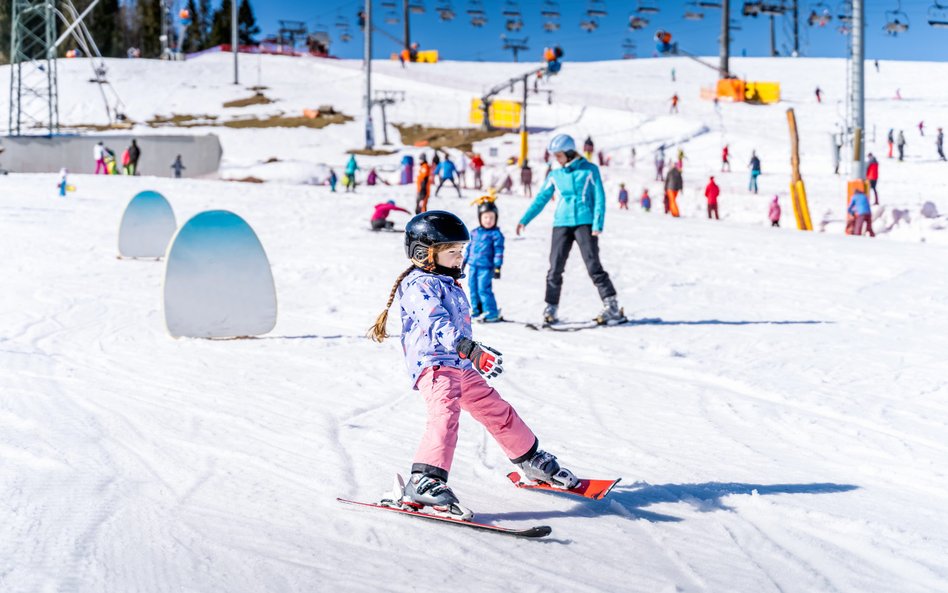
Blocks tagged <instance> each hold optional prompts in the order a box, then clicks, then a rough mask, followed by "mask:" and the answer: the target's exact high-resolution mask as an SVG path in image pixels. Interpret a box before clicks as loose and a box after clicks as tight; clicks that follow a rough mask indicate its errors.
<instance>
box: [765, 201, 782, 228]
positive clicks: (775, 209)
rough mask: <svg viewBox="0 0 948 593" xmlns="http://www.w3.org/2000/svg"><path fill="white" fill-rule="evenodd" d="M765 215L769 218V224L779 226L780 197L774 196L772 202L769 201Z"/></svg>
mask: <svg viewBox="0 0 948 593" xmlns="http://www.w3.org/2000/svg"><path fill="white" fill-rule="evenodd" d="M767 216H768V217H769V218H770V226H772V227H779V226H780V198H779V197H777V196H774V200H773V202H771V203H770V211H769V212H768V214H767Z"/></svg>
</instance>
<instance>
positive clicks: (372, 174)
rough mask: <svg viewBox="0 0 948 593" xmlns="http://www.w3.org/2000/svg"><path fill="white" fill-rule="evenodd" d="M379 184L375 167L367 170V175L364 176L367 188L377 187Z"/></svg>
mask: <svg viewBox="0 0 948 593" xmlns="http://www.w3.org/2000/svg"><path fill="white" fill-rule="evenodd" d="M378 182H379V174H378V173H377V172H376V171H375V167H372V168H371V169H369V174H368V175H366V176H365V184H366V185H368V186H373V185H377V184H378Z"/></svg>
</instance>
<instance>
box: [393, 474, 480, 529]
mask: <svg viewBox="0 0 948 593" xmlns="http://www.w3.org/2000/svg"><path fill="white" fill-rule="evenodd" d="M401 482H402V477H401V476H398V477H397V480H396V485H395V487H396V488H398V486H399V485H400V486H401V496H400V497H399V501H400V502H401V504H402V505H403V506H406V507H410V508H412V509H414V510H417V511H420V510H421V509H423V508H425V507H428V508H429V509H430V510H431V511H432V513H431V514H435V515H441V516H443V517H451V518H453V519H461V520H462V521H470V520H471V519H473V518H474V512H473V511H471V509H469V508H467V507H464V506H461V503H460V501H459V500H458V497H457V496H455V495H454V492H452V491H451V488H450V487H449V486H448V485H447V484H446V483H445V482H444V481H443V480H441V479H439V478H436V477H434V476H429V475H426V474H412V475H411V477H410V478H409V479H408V482H407V483H401Z"/></svg>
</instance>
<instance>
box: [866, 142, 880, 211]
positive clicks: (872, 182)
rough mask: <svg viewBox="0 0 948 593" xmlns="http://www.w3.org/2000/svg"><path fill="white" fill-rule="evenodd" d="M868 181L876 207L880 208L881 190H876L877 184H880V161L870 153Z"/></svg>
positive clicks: (867, 169) (867, 170)
mask: <svg viewBox="0 0 948 593" xmlns="http://www.w3.org/2000/svg"><path fill="white" fill-rule="evenodd" d="M866 179H868V180H869V189H870V190H872V193H873V196H874V197H875V202H874V205H875V206H878V205H879V190H877V189H876V184H877V183H878V182H879V161H877V160H876V157H875V156H873V154H872V153H871V152H870V153H869V165H868V166H867V167H866Z"/></svg>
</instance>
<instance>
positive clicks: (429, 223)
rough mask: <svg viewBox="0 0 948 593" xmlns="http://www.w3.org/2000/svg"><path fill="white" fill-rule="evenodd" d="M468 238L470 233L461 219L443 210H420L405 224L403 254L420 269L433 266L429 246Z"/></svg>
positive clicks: (465, 240) (459, 241)
mask: <svg viewBox="0 0 948 593" xmlns="http://www.w3.org/2000/svg"><path fill="white" fill-rule="evenodd" d="M470 240H471V234H470V233H469V232H468V231H467V227H466V226H464V223H463V222H462V221H461V219H460V218H458V217H457V216H455V215H454V214H451V213H450V212H445V211H444V210H429V211H428V212H422V213H421V214H418V215H416V216H415V217H414V218H412V219H411V220H409V221H408V224H406V225H405V254H406V255H407V256H408V259H410V260H411V261H412V263H413V264H415V265H416V266H418V267H420V268H422V269H429V268H432V267H433V266H434V258H433V257H432V256H433V252H432V249H431V248H432V247H434V246H435V245H441V244H443V243H466V242H468V241H470Z"/></svg>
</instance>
